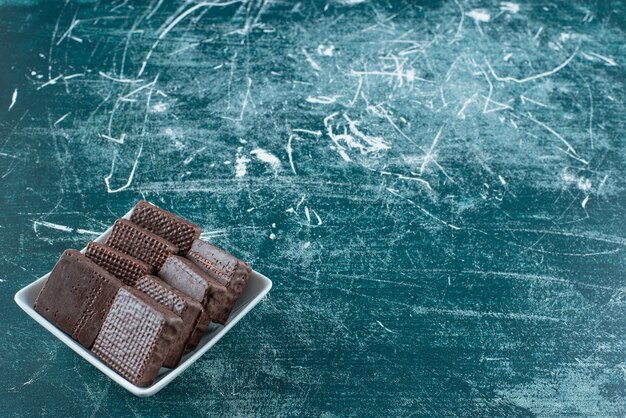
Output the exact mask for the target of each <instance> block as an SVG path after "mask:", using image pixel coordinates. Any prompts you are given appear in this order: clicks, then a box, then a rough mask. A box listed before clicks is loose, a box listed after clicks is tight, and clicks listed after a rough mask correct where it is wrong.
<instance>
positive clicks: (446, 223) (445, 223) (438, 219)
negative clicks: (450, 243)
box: [387, 188, 461, 231]
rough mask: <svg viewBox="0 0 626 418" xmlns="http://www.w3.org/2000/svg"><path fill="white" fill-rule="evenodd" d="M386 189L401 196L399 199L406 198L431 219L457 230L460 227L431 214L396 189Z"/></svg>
mask: <svg viewBox="0 0 626 418" xmlns="http://www.w3.org/2000/svg"><path fill="white" fill-rule="evenodd" d="M387 191H388V192H389V193H391V194H393V195H395V196H398V197H399V198H401V199H404V200H406V201H407V202H409V203H410V204H412V205H413V206H415V207H416V208H418V209H419V210H420V212H422V213H423V214H424V215H426V216H428V217H430V218H432V219H434V220H436V221H438V222H441V223H442V224H444V225H445V226H447V227H449V228H452V229H454V230H455V231H458V230H460V229H461V228H460V227H458V226H456V225H453V224H451V223H448V222H446V221H444V220H443V219H441V218H439V217H437V216H435V215H433V214H432V213H430V212H429V211H427V210H426V209H424V208H423V207H421V206H420V205H418V204H417V203H415V202H414V201H412V200H411V199H409V198H406V197H404V196H402V195H401V194H399V193H398V192H397V191H395V190H394V189H390V188H387Z"/></svg>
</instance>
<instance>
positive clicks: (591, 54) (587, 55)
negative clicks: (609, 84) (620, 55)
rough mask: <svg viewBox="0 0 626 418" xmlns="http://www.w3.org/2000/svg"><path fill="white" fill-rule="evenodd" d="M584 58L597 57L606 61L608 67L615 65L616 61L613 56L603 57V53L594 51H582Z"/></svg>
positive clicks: (591, 58)
mask: <svg viewBox="0 0 626 418" xmlns="http://www.w3.org/2000/svg"><path fill="white" fill-rule="evenodd" d="M582 54H583V56H584V57H585V58H587V59H588V60H593V58H598V59H600V60H602V61H604V62H605V63H606V65H607V66H609V67H616V66H617V62H616V61H615V60H614V59H613V58H609V57H605V56H604V55H600V54H597V53H595V52H588V53H585V52H583V53H582Z"/></svg>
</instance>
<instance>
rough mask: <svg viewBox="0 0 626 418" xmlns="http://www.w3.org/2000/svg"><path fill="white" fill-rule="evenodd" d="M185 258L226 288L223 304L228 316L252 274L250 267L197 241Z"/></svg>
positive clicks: (214, 247)
mask: <svg viewBox="0 0 626 418" xmlns="http://www.w3.org/2000/svg"><path fill="white" fill-rule="evenodd" d="M187 258H188V259H190V260H191V261H193V262H194V264H195V265H197V266H198V267H199V268H200V269H202V270H203V271H205V272H206V273H207V274H208V275H209V276H211V277H212V278H214V279H215V280H217V281H218V282H220V283H221V284H223V285H224V286H226V288H227V289H228V296H227V301H226V302H225V303H226V306H227V308H226V309H227V312H228V315H230V312H231V311H232V309H233V307H234V306H235V303H236V302H237V299H239V296H240V295H241V292H242V291H243V288H244V287H245V286H246V283H247V282H248V278H249V277H250V273H251V272H252V269H251V268H250V266H249V265H248V264H247V263H245V262H243V261H241V260H240V259H238V258H237V257H235V256H233V255H232V254H230V253H228V252H226V251H224V250H222V249H221V248H217V247H216V246H214V245H212V244H209V243H208V242H204V241H202V240H199V239H196V240H194V241H193V243H192V244H191V249H190V250H189V252H188V253H187ZM228 315H227V316H228Z"/></svg>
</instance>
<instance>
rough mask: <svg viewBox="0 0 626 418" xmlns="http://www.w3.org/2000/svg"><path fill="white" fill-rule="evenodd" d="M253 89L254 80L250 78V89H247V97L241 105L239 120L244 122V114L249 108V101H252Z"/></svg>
mask: <svg viewBox="0 0 626 418" xmlns="http://www.w3.org/2000/svg"><path fill="white" fill-rule="evenodd" d="M251 87H252V79H251V78H250V77H248V88H247V89H246V95H245V97H244V98H243V104H242V105H241V112H240V113H239V120H243V112H245V110H246V107H247V106H248V100H249V99H250V88H251Z"/></svg>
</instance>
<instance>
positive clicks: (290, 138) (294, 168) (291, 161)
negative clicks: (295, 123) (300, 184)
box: [287, 135, 298, 175]
mask: <svg viewBox="0 0 626 418" xmlns="http://www.w3.org/2000/svg"><path fill="white" fill-rule="evenodd" d="M294 136H295V135H289V139H288V140H287V157H288V158H289V165H290V166H291V171H293V174H295V175H298V173H296V167H295V166H294V164H293V148H292V147H291V140H292V139H293V137H294Z"/></svg>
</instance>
